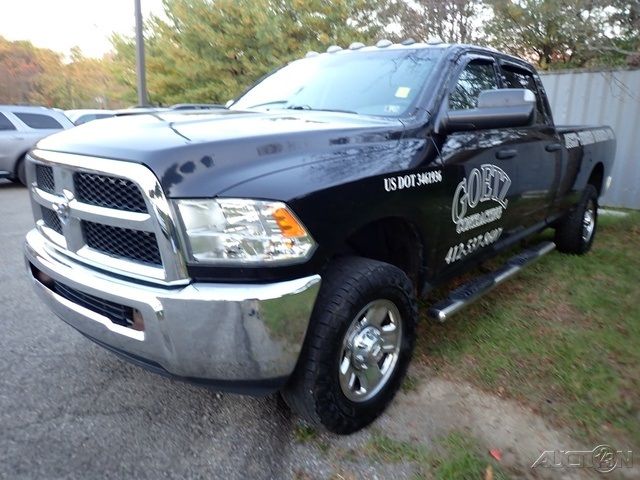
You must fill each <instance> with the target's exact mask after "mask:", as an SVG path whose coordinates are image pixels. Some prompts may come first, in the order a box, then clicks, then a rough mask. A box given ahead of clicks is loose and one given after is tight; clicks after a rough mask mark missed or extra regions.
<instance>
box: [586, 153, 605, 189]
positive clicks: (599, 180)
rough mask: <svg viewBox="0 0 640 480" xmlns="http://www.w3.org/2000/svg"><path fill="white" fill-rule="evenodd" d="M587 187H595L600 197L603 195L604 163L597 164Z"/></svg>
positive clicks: (592, 170) (590, 175)
mask: <svg viewBox="0 0 640 480" xmlns="http://www.w3.org/2000/svg"><path fill="white" fill-rule="evenodd" d="M587 185H593V186H594V187H596V190H597V191H598V197H599V196H600V195H602V189H603V187H604V164H603V163H602V162H598V163H596V165H595V166H594V167H593V168H592V169H591V173H590V174H589V179H588V180H587Z"/></svg>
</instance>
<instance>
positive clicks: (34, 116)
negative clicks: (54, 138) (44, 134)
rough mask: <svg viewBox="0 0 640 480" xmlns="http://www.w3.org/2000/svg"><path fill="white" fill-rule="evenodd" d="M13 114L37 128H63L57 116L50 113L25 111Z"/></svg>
mask: <svg viewBox="0 0 640 480" xmlns="http://www.w3.org/2000/svg"><path fill="white" fill-rule="evenodd" d="M13 114H14V115H15V116H16V117H18V118H19V119H20V120H21V121H23V122H24V123H25V125H27V126H28V127H31V128H35V129H37V130H55V129H58V130H59V129H62V128H63V127H62V125H60V123H58V121H57V120H56V119H55V118H52V117H50V116H48V115H41V114H39V113H24V112H13Z"/></svg>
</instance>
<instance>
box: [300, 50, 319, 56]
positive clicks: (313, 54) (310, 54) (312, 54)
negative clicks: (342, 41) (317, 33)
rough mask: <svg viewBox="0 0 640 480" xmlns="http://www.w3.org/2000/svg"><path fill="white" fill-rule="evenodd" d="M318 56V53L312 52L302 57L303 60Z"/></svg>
mask: <svg viewBox="0 0 640 480" xmlns="http://www.w3.org/2000/svg"><path fill="white" fill-rule="evenodd" d="M318 55H320V54H319V53H318V52H315V51H313V50H311V51H309V52H307V54H306V55H305V56H304V58H310V57H317V56H318Z"/></svg>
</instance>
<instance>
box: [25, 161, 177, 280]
mask: <svg viewBox="0 0 640 480" xmlns="http://www.w3.org/2000/svg"><path fill="white" fill-rule="evenodd" d="M27 158H28V161H27V163H26V168H27V178H28V181H29V184H30V185H31V201H32V205H33V213H34V217H35V220H36V227H37V228H38V230H39V232H40V234H41V235H43V236H44V237H45V238H47V239H48V240H49V242H50V244H51V245H52V247H54V248H56V249H57V250H58V251H60V252H61V253H64V254H65V255H67V256H68V257H70V258H72V259H74V260H76V261H79V262H83V263H85V264H88V265H90V266H92V267H96V268H99V269H102V270H106V271H110V272H114V273H116V274H119V275H125V276H129V277H133V278H137V279H141V280H145V281H151V282H155V283H160V284H162V285H184V284H186V283H188V282H189V278H188V273H187V269H186V261H185V258H184V254H183V252H182V249H181V248H180V243H179V240H178V238H179V237H178V232H177V228H176V222H175V220H174V217H173V212H172V209H171V208H170V205H169V202H168V201H167V199H166V197H165V196H164V194H163V192H162V188H161V186H160V183H159V182H158V179H157V178H156V176H155V175H154V174H153V172H152V171H151V170H150V169H149V168H147V167H145V166H144V165H140V164H136V163H133V162H125V161H118V160H108V159H103V158H95V157H87V156H84V155H72V154H67V153H60V152H49V151H44V150H38V149H36V150H33V151H32V152H31V153H30V154H29V155H28V157H27ZM44 227H48V228H44ZM53 232H57V234H54V233H53Z"/></svg>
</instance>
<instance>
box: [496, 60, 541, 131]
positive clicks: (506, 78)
mask: <svg viewBox="0 0 640 480" xmlns="http://www.w3.org/2000/svg"><path fill="white" fill-rule="evenodd" d="M502 82H503V83H504V86H505V88H527V89H529V90H531V91H532V92H533V93H535V95H536V122H537V123H550V122H549V119H548V118H547V115H546V110H545V108H544V103H543V101H542V97H541V95H540V91H539V90H538V87H537V85H536V81H535V79H534V78H533V75H532V74H531V73H530V72H527V71H526V70H520V69H519V68H516V67H511V66H506V65H503V66H502Z"/></svg>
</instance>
